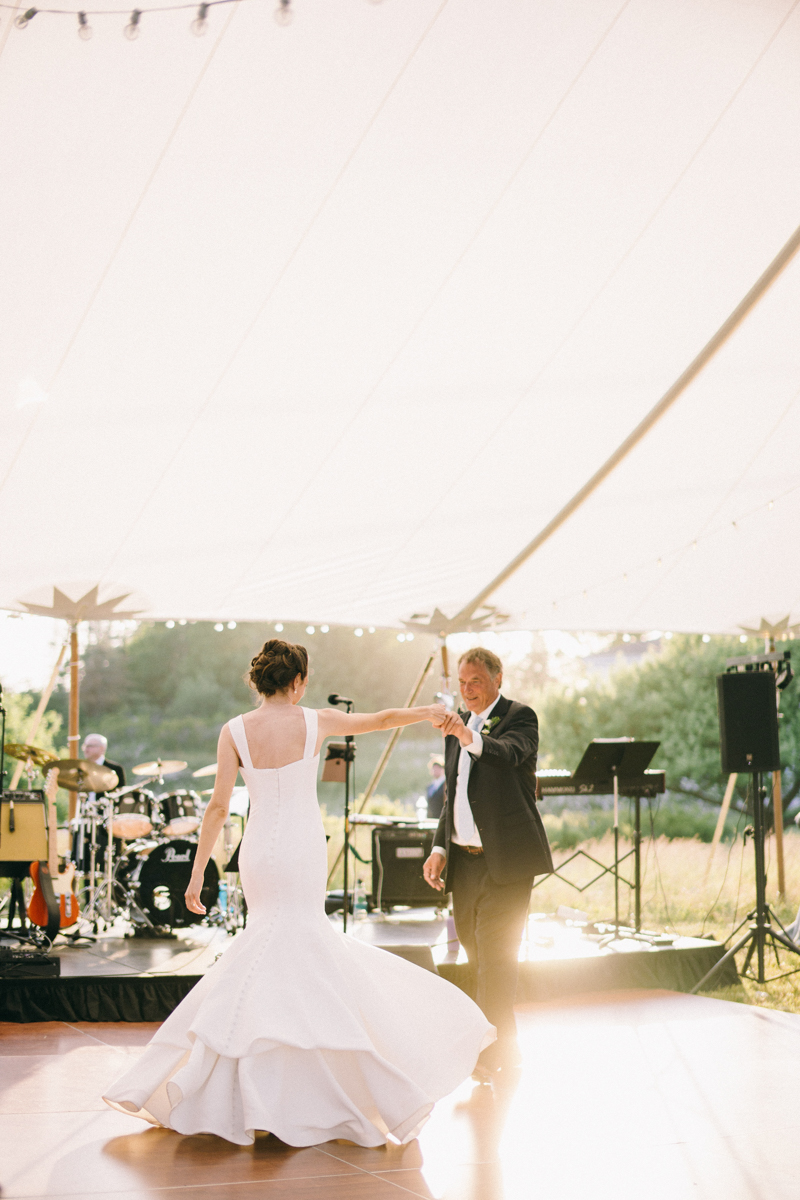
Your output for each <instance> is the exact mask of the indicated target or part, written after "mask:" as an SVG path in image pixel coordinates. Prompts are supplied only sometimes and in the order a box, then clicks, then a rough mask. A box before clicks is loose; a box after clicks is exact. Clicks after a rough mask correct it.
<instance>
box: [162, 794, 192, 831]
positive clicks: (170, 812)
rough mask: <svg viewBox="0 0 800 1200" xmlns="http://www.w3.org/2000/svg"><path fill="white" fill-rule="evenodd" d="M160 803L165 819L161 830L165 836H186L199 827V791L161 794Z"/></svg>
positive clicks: (163, 818)
mask: <svg viewBox="0 0 800 1200" xmlns="http://www.w3.org/2000/svg"><path fill="white" fill-rule="evenodd" d="M158 804H159V807H160V809H161V817H162V820H163V821H164V828H163V829H162V830H161V832H162V833H163V834H164V836H165V837H170V838H176V837H186V836H187V835H188V834H190V833H194V831H195V830H196V829H198V828H199V826H200V797H199V796H198V794H197V792H189V791H185V790H184V791H180V792H170V793H169V795H166V796H159V798H158Z"/></svg>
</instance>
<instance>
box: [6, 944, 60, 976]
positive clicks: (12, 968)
mask: <svg viewBox="0 0 800 1200" xmlns="http://www.w3.org/2000/svg"><path fill="white" fill-rule="evenodd" d="M60 974H61V959H60V958H58V957H57V956H56V955H54V954H46V953H45V952H44V950H37V949H36V948H35V947H30V948H28V947H27V946H0V979H56V978H58V976H59V975H60Z"/></svg>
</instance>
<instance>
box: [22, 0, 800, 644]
mask: <svg viewBox="0 0 800 1200" xmlns="http://www.w3.org/2000/svg"><path fill="white" fill-rule="evenodd" d="M111 7H114V4H113V3H112V5H111ZM293 8H294V10H295V11H294V20H293V22H292V24H291V25H290V26H289V27H288V28H281V27H279V25H278V24H277V23H276V22H275V21H274V20H273V5H272V3H270V2H267V3H266V4H264V3H261V2H260V0H239V2H238V3H232V4H229V5H220V6H218V7H212V8H211V9H210V10H209V23H210V28H209V31H208V33H207V35H206V37H203V38H195V37H192V36H191V34H190V33H189V30H188V24H189V21H190V20H191V19H192V18H193V16H194V12H193V11H192V10H188V11H185V10H184V11H175V12H163V13H150V14H148V13H147V12H145V13H144V15H143V17H142V19H141V36H140V37H139V38H138V40H136V41H135V42H131V41H128V40H126V39H125V38H123V37H122V36H121V30H122V27H123V25H124V24H125V22H126V21H127V20H128V15H127V13H126V10H125V9H124V8H123V7H122V6H120V7H119V14H118V15H109V16H97V17H91V22H92V25H93V27H94V37H93V38H92V40H91V41H90V42H83V41H81V40H79V39H78V37H77V36H76V29H77V19H73V18H69V17H64V16H56V15H48V14H47V13H44V12H42V13H40V14H38V15H37V16H36V17H35V18H34V19H33V20H32V21H31V22H30V24H29V26H28V27H27V28H26V29H24V30H19V29H15V28H12V26H11V22H10V20H9V19H8V18H9V16H10V15H13V14H8V13H6V15H5V16H4V19H3V21H2V24H0V144H2V146H3V160H4V228H5V237H4V239H3V243H4V254H3V272H2V278H1V279H0V321H2V328H3V334H4V336H3V352H2V355H1V356H0V412H2V426H3V437H2V440H1V441H0V530H1V531H2V534H1V536H2V542H1V543H0V545H2V571H0V606H3V607H7V608H19V607H20V605H21V603H22V602H23V601H25V600H34V601H38V602H39V603H45V604H47V603H50V602H51V600H50V598H51V597H52V587H53V585H57V586H58V587H60V588H62V589H64V590H65V591H66V592H68V593H69V594H72V595H73V596H77V595H79V594H83V591H85V590H87V589H88V588H90V587H92V586H94V585H99V588H100V591H99V595H100V598H101V599H103V598H108V597H109V596H115V595H121V594H123V593H130V594H131V596H130V598H129V600H127V601H125V602H124V603H123V604H121V605H120V607H121V608H123V609H125V610H128V609H129V608H131V606H133V607H135V608H136V609H137V610H138V611H140V612H141V613H142V614H143V615H149V616H153V617H156V618H176V619H177V618H187V619H219V620H226V619H236V620H248V619H252V620H255V619H270V618H274V619H279V618H302V619H306V620H309V621H317V622H318V621H325V620H327V621H330V622H343V623H353V624H359V623H362V624H367V623H372V624H376V625H378V624H398V623H399V622H400V621H401V620H402V619H407V618H409V617H411V616H412V615H413V614H420V613H422V614H426V613H430V612H431V611H432V610H433V609H434V607H435V606H438V607H439V608H440V609H442V610H443V611H444V612H445V613H450V614H452V613H455V612H456V611H458V610H459V609H461V608H462V607H463V606H464V604H466V603H467V602H468V601H469V600H470V598H471V597H472V596H473V595H475V594H476V593H477V592H478V591H479V590H480V589H481V587H482V586H483V585H484V584H485V583H486V582H487V580H488V579H490V578H492V577H493V576H494V575H495V574H497V572H498V571H500V570H501V569H502V567H503V566H504V565H505V563H506V562H508V561H509V560H510V559H511V558H513V556H514V555H515V554H516V553H517V552H518V551H519V550H520V548H521V547H522V546H523V545H525V544H526V543H527V542H528V541H529V540H530V539H531V538H532V536H533V535H534V534H535V533H536V532H537V530H539V529H540V528H542V527H543V526H544V525H546V524H547V522H548V521H549V520H550V519H551V518H552V516H553V515H554V513H556V512H557V511H558V510H559V508H560V507H561V506H562V505H563V504H564V503H565V502H566V501H567V500H568V499H569V498H570V496H571V495H573V494H574V493H575V492H576V491H577V490H578V488H579V487H580V486H581V485H582V484H583V483H584V482H585V480H586V479H587V478H588V477H589V476H590V475H591V474H592V473H593V472H594V471H595V470H596V469H597V468H598V467H599V466H600V464H601V463H602V462H603V461H604V460H605V459H606V458H607V457H608V455H609V454H610V453H611V452H612V451H613V450H614V448H615V447H616V446H617V445H618V444H619V443H620V442H621V441H622V440H623V438H624V437H625V436H626V435H627V434H628V433H629V432H630V430H631V429H632V428H633V427H634V426H635V425H636V424H637V423H638V421H640V420H641V419H642V417H643V416H644V415H645V414H646V413H647V412H648V411H649V409H650V408H651V407H652V406H653V404H654V403H655V402H656V401H657V400H658V398H659V396H660V395H662V394H663V393H664V392H665V391H666V389H667V388H668V387H669V386H670V384H671V383H672V382H673V381H674V380H675V378H676V377H677V376H678V375H679V374H680V373H681V371H682V370H683V369H684V368H685V367H686V365H687V364H688V363H689V362H690V361H691V359H692V358H693V357H694V356H695V355H696V354H697V352H698V351H699V350H700V348H701V347H702V346H703V345H704V344H705V342H706V341H707V340H708V339H709V337H710V336H711V335H712V334H713V333H714V331H715V330H716V329H717V328H718V327H719V325H720V324H721V323H722V322H723V321H724V320H725V318H726V317H727V316H728V314H729V313H730V312H731V311H732V309H733V308H734V307H735V306H736V304H737V303H738V302H739V301H740V300H741V298H742V296H743V295H744V294H745V293H746V292H747V290H748V288H750V286H751V285H752V284H753V282H754V281H755V280H756V279H757V277H758V276H759V275H760V273H761V272H762V271H763V270H764V268H765V267H766V265H767V264H768V263H769V262H770V260H771V259H772V258H773V256H774V255H775V254H776V253H777V252H778V250H779V249H780V247H781V246H782V245H783V243H784V242H785V241H786V240H787V238H788V237H789V236H790V234H791V233H792V231H793V230H794V229H795V227H796V226H797V225H798V223H800V205H798V202H797V197H798V195H800V157H798V155H797V144H798V135H799V134H800V71H799V70H798V63H800V5H798V3H797V0H794V2H792V0H724V2H723V0H692V2H691V3H689V2H688V0H683V2H681V0H677V2H676V3H672V4H669V5H664V4H662V3H659V2H658V0H624V2H623V0H591V2H589V0H542V2H541V3H538V4H535V5H534V4H530V3H528V2H527V0H492V2H491V3H478V2H477V0H444V2H443V0H403V2H402V3H401V2H400V0H385V3H383V4H381V5H378V6H376V5H371V4H368V3H366V2H365V0H335V2H334V3H332V2H331V0H294V3H293ZM798 317H800V261H797V260H795V261H794V262H793V263H792V264H791V265H790V266H789V267H788V268H787V270H786V271H785V272H784V273H783V274H782V275H781V276H780V278H779V279H778V280H777V282H776V283H775V284H774V286H773V287H772V288H771V290H770V291H769V293H768V294H767V295H766V297H765V298H764V299H763V300H762V301H761V303H760V304H759V305H758V307H757V308H756V309H755V310H754V311H753V313H752V314H751V315H750V316H749V318H748V319H747V321H746V322H745V323H744V324H743V325H742V327H741V328H740V329H739V330H738V331H737V333H736V334H735V335H734V337H733V338H732V339H731V340H730V341H729V342H728V343H727V345H726V346H725V347H724V348H723V350H721V351H720V353H719V354H718V355H717V356H716V357H715V359H714V360H713V362H712V363H711V364H710V365H709V366H708V367H707V368H706V369H705V371H704V372H703V373H702V375H701V376H700V377H699V379H698V380H697V381H696V382H695V383H694V384H692V386H691V387H690V388H689V389H688V390H687V391H686V392H685V393H684V395H683V396H682V397H681V399H680V400H679V401H678V402H677V404H676V405H675V406H674V407H673V408H672V409H671V410H670V411H669V413H668V414H667V415H666V416H665V417H664V418H663V419H662V420H661V421H660V422H659V423H658V425H657V426H656V427H655V429H654V430H653V431H652V432H651V433H650V434H649V435H648V436H647V437H646V439H645V440H644V441H643V442H642V443H641V444H640V445H639V446H638V447H637V449H636V450H635V451H634V452H633V453H632V454H631V456H630V457H629V458H628V459H626V460H625V462H624V463H623V464H622V465H621V466H620V467H619V468H618V469H617V470H616V471H615V472H614V473H613V475H612V476H611V477H610V478H609V479H608V480H607V481H606V482H605V483H604V484H603V485H602V487H601V488H600V489H599V490H598V491H597V492H596V493H595V494H594V495H593V497H592V498H591V499H590V500H589V501H588V502H587V503H586V504H585V505H584V506H583V507H582V508H581V509H580V510H579V511H578V512H577V513H576V514H575V515H574V516H573V517H572V518H571V519H570V520H569V521H568V522H567V523H566V524H565V525H564V526H563V527H562V528H561V529H560V530H559V531H558V533H557V534H555V535H554V537H553V538H552V539H551V540H550V541H549V542H548V543H547V544H546V545H545V546H544V547H543V548H542V549H541V550H540V551H538V552H537V553H536V555H535V556H534V557H533V558H532V559H531V560H530V561H529V562H528V563H527V564H526V565H525V566H524V567H522V568H521V570H520V571H519V572H518V573H517V574H516V575H515V576H514V577H513V578H512V579H510V580H509V581H508V582H507V583H505V584H504V585H503V586H502V587H501V588H500V589H499V590H498V592H497V594H496V595H495V596H493V597H492V598H491V602H492V603H493V604H496V605H497V606H498V607H499V608H500V609H501V610H502V611H503V612H504V613H507V614H509V615H510V618H511V623H512V624H513V625H515V626H518V627H525V628H551V627H559V628H562V629H599V630H612V629H631V630H634V629H642V630H647V629H663V630H676V631H678V630H694V631H704V632H705V631H707V632H724V631H731V632H733V631H736V632H738V630H739V628H740V627H741V626H742V625H749V626H757V625H758V622H759V620H760V618H761V617H762V616H767V617H768V618H770V619H774V618H779V617H784V616H786V615H787V614H793V619H794V617H795V616H800V612H799V611H798V610H800V561H798V556H797V554H796V553H795V552H794V551H795V547H796V543H795V542H794V538H793V535H795V536H796V534H795V531H796V529H797V527H798V517H799V516H800V467H799V466H798V446H800V402H799V401H800V338H798V336H797V329H798ZM81 589H82V590H83V591H82V590H81Z"/></svg>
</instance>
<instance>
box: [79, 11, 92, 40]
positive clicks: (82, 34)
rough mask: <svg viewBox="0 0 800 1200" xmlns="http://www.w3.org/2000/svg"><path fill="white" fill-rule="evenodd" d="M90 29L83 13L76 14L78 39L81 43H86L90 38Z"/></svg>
mask: <svg viewBox="0 0 800 1200" xmlns="http://www.w3.org/2000/svg"><path fill="white" fill-rule="evenodd" d="M92 32H93V30H92V27H91V25H90V24H89V20H88V18H87V16H86V13H85V12H79V13H78V37H79V38H80V39H81V41H82V42H88V41H89V38H90V37H91V36H92Z"/></svg>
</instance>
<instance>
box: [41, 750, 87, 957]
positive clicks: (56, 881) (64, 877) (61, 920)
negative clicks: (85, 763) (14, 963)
mask: <svg viewBox="0 0 800 1200" xmlns="http://www.w3.org/2000/svg"><path fill="white" fill-rule="evenodd" d="M57 791H58V769H54V770H50V771H48V772H47V780H46V782H45V797H46V799H47V829H48V835H47V847H48V849H47V858H48V861H47V862H46V863H42V862H34V863H31V878H32V879H33V881H34V884H35V885H36V890H35V891H34V893H33V896H32V898H31V902H30V904H29V906H28V917H29V918H30V920H31V921H32V922H33V924H34V925H39V926H41V927H45V926H46V933H47V937H48V938H49V939H50V941H52V940H53V938H54V937H55V935H56V934H57V933H58V931H59V929H68V928H69V926H70V925H74V924H75V922H76V921H77V920H78V917H79V915H80V909H79V906H78V897H77V896H76V895H75V892H74V890H73V883H74V879H75V864H74V863H67V865H66V866H65V868H64V870H63V871H59V869H58V831H57V827H58V818H57V812H56V793H57ZM48 892H49V893H50V894H51V897H52V899H51V898H50V897H49V896H48ZM56 912H57V914H58V918H57V921H56V915H55V914H56ZM53 926H54V927H55V928H54V929H53ZM51 931H52V932H51Z"/></svg>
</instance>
